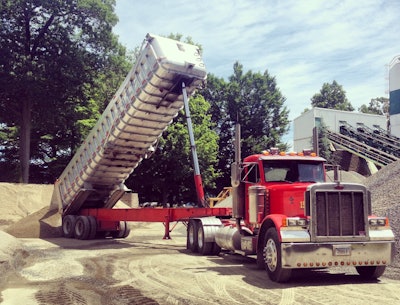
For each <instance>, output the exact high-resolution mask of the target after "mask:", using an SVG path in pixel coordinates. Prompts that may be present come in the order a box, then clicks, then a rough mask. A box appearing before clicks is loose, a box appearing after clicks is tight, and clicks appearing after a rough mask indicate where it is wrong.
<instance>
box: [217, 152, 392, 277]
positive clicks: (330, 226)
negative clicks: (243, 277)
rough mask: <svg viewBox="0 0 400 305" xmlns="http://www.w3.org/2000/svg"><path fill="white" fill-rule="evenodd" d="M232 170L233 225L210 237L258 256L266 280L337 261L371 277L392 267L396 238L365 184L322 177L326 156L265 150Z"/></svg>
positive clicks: (237, 250) (377, 275)
mask: <svg viewBox="0 0 400 305" xmlns="http://www.w3.org/2000/svg"><path fill="white" fill-rule="evenodd" d="M232 167H233V171H232V194H233V204H232V213H233V216H234V218H235V219H236V221H235V226H231V227H230V228H229V229H226V228H224V229H223V230H222V231H221V233H222V234H216V239H215V240H216V242H217V244H221V245H222V248H224V246H225V248H228V249H233V250H234V251H235V252H239V253H242V254H244V255H252V254H255V255H256V257H257V264H258V266H259V267H260V268H264V269H266V271H267V273H268V275H269V277H270V279H271V280H273V281H277V282H285V281H287V280H288V279H289V278H290V276H291V272H292V270H293V269H302V268H328V267H334V266H353V267H355V268H356V270H357V272H358V273H359V274H360V276H362V277H364V278H367V279H371V278H378V277H379V276H381V275H382V274H383V272H384V270H385V267H386V266H387V265H388V264H390V261H391V259H392V244H393V242H394V235H393V232H392V230H391V228H390V226H389V223H388V220H387V218H386V217H377V216H374V215H372V214H371V196H370V193H369V191H368V190H367V188H366V187H365V186H364V185H361V184H356V183H341V182H340V181H335V182H327V181H326V172H325V159H323V158H321V157H318V156H316V155H315V154H314V153H311V152H310V151H303V152H301V153H283V152H279V151H278V150H277V149H270V150H269V151H265V152H263V153H261V154H255V155H251V156H248V157H246V158H244V160H243V162H242V163H240V162H238V161H235V163H234V164H233V165H232ZM235 231H236V232H235ZM230 237H231V238H232V240H233V242H232V243H228V242H227V241H226V240H227V238H230ZM226 245H228V247H226Z"/></svg>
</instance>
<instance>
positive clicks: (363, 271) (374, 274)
mask: <svg viewBox="0 0 400 305" xmlns="http://www.w3.org/2000/svg"><path fill="white" fill-rule="evenodd" d="M385 269H386V266H360V267H356V270H357V272H358V274H359V275H360V277H361V278H363V279H365V280H376V279H377V278H379V277H380V276H381V275H382V274H383V273H384V272H385Z"/></svg>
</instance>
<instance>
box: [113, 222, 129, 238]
mask: <svg viewBox="0 0 400 305" xmlns="http://www.w3.org/2000/svg"><path fill="white" fill-rule="evenodd" d="M129 233H130V230H129V227H128V225H127V223H126V221H120V222H119V230H118V231H114V232H112V233H111V235H112V237H113V238H126V237H127V236H128V235H129Z"/></svg>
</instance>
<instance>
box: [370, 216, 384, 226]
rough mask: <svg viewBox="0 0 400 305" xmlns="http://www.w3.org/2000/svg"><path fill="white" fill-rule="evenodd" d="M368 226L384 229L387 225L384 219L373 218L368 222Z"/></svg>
mask: <svg viewBox="0 0 400 305" xmlns="http://www.w3.org/2000/svg"><path fill="white" fill-rule="evenodd" d="M368 222H369V225H370V226H372V227H384V226H386V225H388V220H387V218H386V217H374V218H370V219H369V220H368Z"/></svg>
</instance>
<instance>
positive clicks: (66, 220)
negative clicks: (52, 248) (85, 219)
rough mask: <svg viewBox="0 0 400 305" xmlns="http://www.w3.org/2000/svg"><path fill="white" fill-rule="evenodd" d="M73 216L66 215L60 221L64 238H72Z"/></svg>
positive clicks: (73, 228)
mask: <svg viewBox="0 0 400 305" xmlns="http://www.w3.org/2000/svg"><path fill="white" fill-rule="evenodd" d="M75 222H76V216H75V215H66V216H64V217H63V219H62V233H63V236H64V237H67V238H72V237H73V236H74V230H75Z"/></svg>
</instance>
